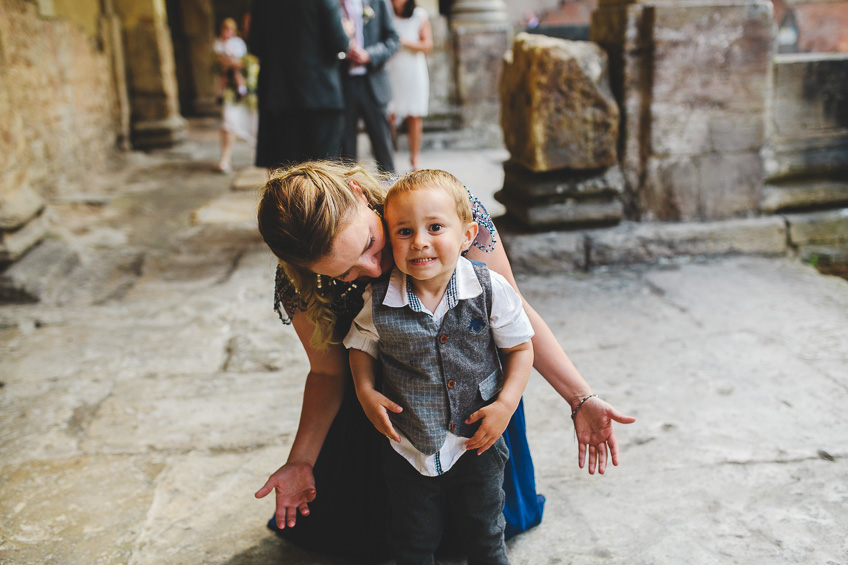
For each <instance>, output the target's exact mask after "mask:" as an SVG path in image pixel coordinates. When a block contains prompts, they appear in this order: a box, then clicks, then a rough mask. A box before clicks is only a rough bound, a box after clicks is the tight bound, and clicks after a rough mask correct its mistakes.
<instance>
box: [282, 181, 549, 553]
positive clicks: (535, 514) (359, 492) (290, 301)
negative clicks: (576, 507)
mask: <svg viewBox="0 0 848 565" xmlns="http://www.w3.org/2000/svg"><path fill="white" fill-rule="evenodd" d="M469 198H470V200H471V207H472V212H473V215H474V220H475V221H477V223H478V224H479V226H480V230H479V232H478V236H477V239H476V240H475V241H474V245H475V246H476V247H478V248H479V249H482V250H483V251H486V252H490V251H491V250H492V249H494V248H495V245H496V243H497V240H496V235H497V232H496V231H495V226H494V224H493V223H492V220H491V217H490V216H489V214H488V212H486V209H485V208H484V207H483V205H482V204H481V203H480V202H479V200H477V199H476V198H475V197H474V196H472V195H471V194H470V193H469ZM328 284H331V285H337V288H334V290H335V292H336V296H337V299H336V300H335V301H334V302H333V305H332V308H333V310H334V312H335V313H336V314H337V316H338V318H337V324H338V325H339V326H340V327H347V326H349V325H350V322H351V321H352V320H353V317H354V316H355V315H356V313H358V312H359V310H360V309H361V308H362V292H363V291H364V289H365V285H362V284H360V285H357V284H356V283H350V284H347V283H340V282H338V281H328ZM303 308H304V306H303V304H302V303H301V301H300V298H299V297H298V296H297V291H296V290H295V289H294V287H293V285H292V284H291V283H290V282H289V281H288V280H287V279H286V277H285V274H284V273H283V270H282V269H280V268H278V269H277V278H276V288H275V300H274V309H275V310H276V311H277V313H278V314H279V315H280V319H281V320H282V321H283V323H291V315H292V314H294V313H295V312H297V311H300V310H303ZM342 324H344V325H342ZM504 439H505V440H506V444H507V446H508V447H509V452H510V457H509V460H508V461H507V462H506V466H505V468H504V485H503V489H504V493H505V503H504V518H505V519H506V530H505V532H504V534H505V536H506V538H507V539H509V538H511V537H513V536H515V535H517V534H520V533H521V532H524V531H526V530H528V529H530V528H532V527H534V526H536V525H538V524H539V522H541V521H542V512H543V510H544V507H545V498H544V497H543V496H542V495H540V494H537V493H536V479H535V474H534V470H533V459H532V457H531V455H530V446H529V445H528V444H527V431H526V425H525V421H524V402H523V401H521V402H520V403H519V405H518V409H517V410H516V411H515V414H513V416H512V419H511V420H510V422H509V425H508V426H507V428H506V431H505V432H504ZM386 441H387V440H386V438H385V437H384V436H382V435H381V434H380V433H379V432H378V431H377V430H376V429H375V428H374V426H373V425H372V424H371V422H370V421H369V420H368V418H367V417H366V416H365V412H364V411H363V410H362V407H361V406H360V404H359V401H358V400H357V398H356V393H355V391H354V388H353V382H352V381H350V382H348V383H347V386H346V387H345V394H344V398H343V399H342V405H341V408H340V409H339V413H338V415H337V416H336V418H335V420H334V421H333V424H332V426H331V427H330V431H329V432H328V433H327V438H326V439H325V440H324V445H323V446H322V448H321V452H320V453H319V455H318V459H317V460H316V462H315V466H314V468H313V474H314V476H315V489H316V491H317V496H316V498H315V500H314V501H313V502H311V503H310V504H309V516H298V518H297V525H296V526H295V527H294V528H285V529H284V530H280V529H278V528H277V525H276V523H275V522H274V518H273V517H272V518H271V519H270V520H269V521H268V528H269V529H271V530H272V531H274V532H276V533H277V535H279V536H280V537H281V538H283V539H286V540H288V541H289V542H291V543H293V544H295V545H297V546H299V547H302V548H304V549H309V550H312V551H315V552H318V553H324V554H329V555H339V556H346V557H355V558H360V559H366V560H371V561H373V560H380V559H387V558H389V557H390V556H391V552H390V547H391V546H390V545H389V539H388V532H389V531H390V528H389V526H388V523H389V519H390V516H389V507H388V501H387V500H386V489H385V485H384V481H383V477H382V471H381V464H380V453H381V450H382V447H383V444H384V443H385V442H386ZM456 530H457V528H451V527H450V525H449V524H447V525H446V527H445V538H444V539H443V540H442V551H443V552H444V553H449V554H453V553H455V552H456V551H458V550H460V548H461V540H458V539H452V538H451V537H450V534H451V532H454V531H456Z"/></svg>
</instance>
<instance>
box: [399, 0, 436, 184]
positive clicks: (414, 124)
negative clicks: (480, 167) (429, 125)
mask: <svg viewBox="0 0 848 565" xmlns="http://www.w3.org/2000/svg"><path fill="white" fill-rule="evenodd" d="M392 8H393V12H394V20H393V21H394V24H395V29H396V30H397V33H398V36H399V37H400V50H399V51H398V52H397V53H396V54H395V56H394V57H393V58H392V59H391V61H389V74H390V76H391V79H392V93H393V97H392V102H391V103H390V104H389V123H390V124H391V126H392V132H393V134H392V137H393V138H395V135H396V134H395V133H394V132H396V127H397V120H403V119H406V132H407V136H408V139H409V154H410V162H411V164H412V170H413V171H417V170H418V169H420V168H421V163H420V160H419V157H420V154H421V135H422V132H423V131H424V124H423V120H422V118H423V117H424V116H426V115H427V108H428V105H429V101H430V76H429V74H428V72H427V58H426V57H425V54H426V53H429V52H430V51H431V50H432V49H433V32H432V30H431V28H430V18H429V16H428V14H427V11H426V10H425V9H424V8H422V7H420V6H416V5H415V0H392Z"/></svg>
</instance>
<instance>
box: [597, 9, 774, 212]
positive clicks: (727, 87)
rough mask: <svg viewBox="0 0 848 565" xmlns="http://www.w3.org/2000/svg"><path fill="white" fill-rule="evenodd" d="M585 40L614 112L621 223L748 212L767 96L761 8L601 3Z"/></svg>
mask: <svg viewBox="0 0 848 565" xmlns="http://www.w3.org/2000/svg"><path fill="white" fill-rule="evenodd" d="M592 39H593V40H594V41H597V42H598V43H600V44H601V45H602V46H603V47H604V48H605V49H606V50H607V51H608V53H609V54H610V69H611V71H610V72H611V82H612V87H613V91H614V92H615V94H616V97H617V98H618V100H619V104H620V106H621V107H622V113H623V118H622V138H621V162H622V167H623V172H624V174H625V178H626V181H627V189H628V195H627V204H628V206H627V208H628V213H629V214H628V215H629V216H630V217H632V218H634V219H639V218H641V219H646V220H683V221H685V220H714V219H724V218H730V217H734V216H742V215H749V214H753V213H756V211H757V208H758V204H759V199H760V195H761V191H762V184H763V172H762V160H761V157H760V149H761V147H762V144H763V141H764V138H765V111H766V105H767V100H768V93H769V90H770V88H771V85H770V80H771V74H770V71H771V60H772V57H773V54H774V22H773V15H772V11H771V4H770V3H769V2H766V1H760V0H754V1H740V2H722V3H718V2H679V3H667V2H642V3H637V4H630V3H626V2H622V3H617V2H616V1H615V0H605V1H603V2H602V3H601V7H600V8H599V9H598V10H597V11H596V12H595V13H594V14H593V20H592Z"/></svg>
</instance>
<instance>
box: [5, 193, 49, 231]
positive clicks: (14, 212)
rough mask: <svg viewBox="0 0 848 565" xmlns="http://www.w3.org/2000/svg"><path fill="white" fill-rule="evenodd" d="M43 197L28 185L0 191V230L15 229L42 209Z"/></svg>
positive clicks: (43, 204)
mask: <svg viewBox="0 0 848 565" xmlns="http://www.w3.org/2000/svg"><path fill="white" fill-rule="evenodd" d="M44 206H45V202H44V199H43V198H42V197H41V196H39V195H38V194H37V193H36V192H35V191H34V190H32V189H31V188H29V187H26V186H24V187H20V188H19V189H18V190H13V191H9V192H6V193H5V194H4V193H3V192H0V230H15V229H17V228H20V227H21V226H23V225H24V224H25V223H26V222H28V221H29V220H31V219H33V218H34V217H35V216H36V215H37V214H38V213H39V212H41V211H42V210H43V209H44Z"/></svg>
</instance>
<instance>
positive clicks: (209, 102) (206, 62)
mask: <svg viewBox="0 0 848 565" xmlns="http://www.w3.org/2000/svg"><path fill="white" fill-rule="evenodd" d="M168 4H169V6H170V10H171V11H170V14H171V15H172V16H173V15H174V14H176V16H177V17H176V20H173V19H172V20H169V23H170V26H171V28H172V31H173V38H174V48H175V50H176V54H177V55H178V58H177V60H176V66H177V76H178V85H179V89H180V100H181V101H182V102H183V104H184V106H185V107H183V108H182V111H183V113H184V114H186V115H189V114H190V115H208V116H213V115H220V113H221V108H220V107H219V106H218V104H217V103H216V102H215V96H216V94H217V89H218V75H217V74H216V73H215V69H214V66H213V64H212V61H213V57H212V48H213V45H214V43H215V36H216V35H217V31H216V29H215V14H214V10H213V9H212V2H211V0H169V2H168ZM242 31H243V30H242Z"/></svg>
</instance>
